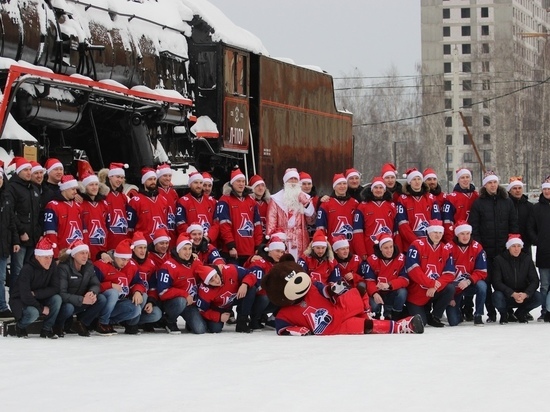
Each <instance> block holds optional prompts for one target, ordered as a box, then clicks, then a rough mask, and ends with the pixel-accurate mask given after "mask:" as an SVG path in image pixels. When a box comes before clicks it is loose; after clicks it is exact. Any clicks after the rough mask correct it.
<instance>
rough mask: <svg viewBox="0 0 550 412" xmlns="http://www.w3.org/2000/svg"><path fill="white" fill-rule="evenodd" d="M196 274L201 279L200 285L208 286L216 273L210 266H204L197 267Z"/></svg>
mask: <svg viewBox="0 0 550 412" xmlns="http://www.w3.org/2000/svg"><path fill="white" fill-rule="evenodd" d="M196 273H197V275H198V276H199V278H201V280H202V283H204V284H205V285H208V284H209V283H210V281H211V280H212V278H213V277H214V276H215V275H216V273H217V272H216V269H214V268H213V267H212V266H208V265H204V266H199V267H198V268H197V272H196Z"/></svg>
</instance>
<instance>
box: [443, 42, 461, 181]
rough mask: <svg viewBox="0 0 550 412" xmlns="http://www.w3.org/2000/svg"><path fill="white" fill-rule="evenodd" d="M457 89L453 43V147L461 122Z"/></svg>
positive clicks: (458, 137) (456, 58)
mask: <svg viewBox="0 0 550 412" xmlns="http://www.w3.org/2000/svg"><path fill="white" fill-rule="evenodd" d="M459 91H460V78H459V61H458V45H456V44H455V48H454V50H453V144H452V146H454V147H458V145H459V141H460V129H459V125H460V123H462V119H461V116H460V98H459ZM445 143H447V142H445ZM446 155H447V170H448V169H449V160H448V156H449V150H448V149H447V151H446ZM451 167H452V165H451ZM455 183H456V182H455Z"/></svg>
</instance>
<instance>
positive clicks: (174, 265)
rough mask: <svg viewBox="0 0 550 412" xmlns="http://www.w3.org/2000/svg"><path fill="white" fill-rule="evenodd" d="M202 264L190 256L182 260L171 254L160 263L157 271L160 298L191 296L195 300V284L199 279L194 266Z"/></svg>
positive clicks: (185, 297)
mask: <svg viewBox="0 0 550 412" xmlns="http://www.w3.org/2000/svg"><path fill="white" fill-rule="evenodd" d="M198 266H202V263H201V261H200V260H198V259H194V258H191V260H190V261H188V262H184V261H182V260H181V259H180V258H179V256H177V255H175V254H173V255H172V256H170V258H169V259H168V260H167V261H166V262H164V263H163V264H162V266H161V267H160V269H159V270H158V271H157V285H158V294H159V297H160V300H169V299H174V298H177V297H182V298H184V299H187V297H188V296H192V297H193V300H197V284H198V283H199V282H200V279H199V278H198V277H197V275H196V268H197V267H198Z"/></svg>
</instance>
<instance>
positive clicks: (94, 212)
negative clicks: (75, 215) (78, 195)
mask: <svg viewBox="0 0 550 412" xmlns="http://www.w3.org/2000/svg"><path fill="white" fill-rule="evenodd" d="M80 210H81V214H80V216H81V218H82V224H83V225H84V227H85V228H86V231H87V235H86V239H88V246H89V247H90V259H92V260H95V259H96V258H97V254H98V253H99V252H102V251H106V250H109V249H108V246H107V244H108V237H109V236H108V235H109V229H108V225H109V222H108V218H109V205H108V204H107V202H106V201H105V200H100V201H97V202H96V201H91V200H88V199H86V198H84V200H83V201H82V203H81V204H80Z"/></svg>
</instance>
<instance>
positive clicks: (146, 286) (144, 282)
mask: <svg viewBox="0 0 550 412" xmlns="http://www.w3.org/2000/svg"><path fill="white" fill-rule="evenodd" d="M139 277H140V278H141V282H142V283H143V286H145V290H149V282H148V281H147V273H145V272H139Z"/></svg>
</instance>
